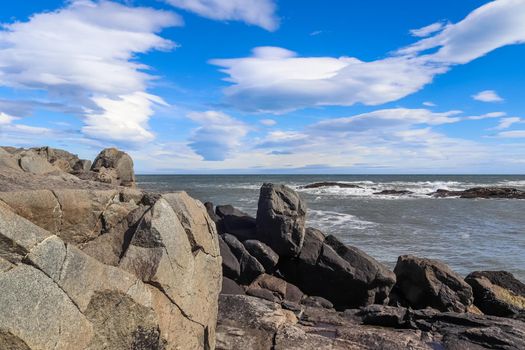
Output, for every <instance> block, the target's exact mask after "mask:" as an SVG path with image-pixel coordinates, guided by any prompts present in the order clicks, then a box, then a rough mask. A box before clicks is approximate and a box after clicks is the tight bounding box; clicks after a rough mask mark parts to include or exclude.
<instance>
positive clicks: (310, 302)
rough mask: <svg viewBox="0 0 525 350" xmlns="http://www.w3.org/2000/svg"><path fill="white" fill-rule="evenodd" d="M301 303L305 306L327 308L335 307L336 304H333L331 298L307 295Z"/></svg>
mask: <svg viewBox="0 0 525 350" xmlns="http://www.w3.org/2000/svg"><path fill="white" fill-rule="evenodd" d="M301 304H303V305H305V306H312V307H322V308H325V309H333V308H334V304H332V303H331V302H330V301H329V300H326V299H325V298H322V297H317V296H307V297H306V298H304V299H303V300H302V301H301Z"/></svg>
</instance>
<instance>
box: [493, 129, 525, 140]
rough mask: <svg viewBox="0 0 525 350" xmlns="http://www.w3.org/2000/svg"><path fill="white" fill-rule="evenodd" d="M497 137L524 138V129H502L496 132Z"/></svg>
mask: <svg viewBox="0 0 525 350" xmlns="http://www.w3.org/2000/svg"><path fill="white" fill-rule="evenodd" d="M498 136H499V137H503V138H509V139H512V138H525V130H511V131H502V132H500V133H498Z"/></svg>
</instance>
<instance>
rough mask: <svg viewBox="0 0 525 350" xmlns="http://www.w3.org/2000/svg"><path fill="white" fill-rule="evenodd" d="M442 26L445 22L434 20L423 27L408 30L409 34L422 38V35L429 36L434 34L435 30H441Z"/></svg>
mask: <svg viewBox="0 0 525 350" xmlns="http://www.w3.org/2000/svg"><path fill="white" fill-rule="evenodd" d="M444 27H445V24H444V23H443V22H436V23H432V24H430V25H428V26H425V27H423V28H419V29H412V30H411V31H410V34H412V36H415V37H418V38H424V37H427V36H429V35H430V34H434V33H436V32H439V31H441V30H443V28H444Z"/></svg>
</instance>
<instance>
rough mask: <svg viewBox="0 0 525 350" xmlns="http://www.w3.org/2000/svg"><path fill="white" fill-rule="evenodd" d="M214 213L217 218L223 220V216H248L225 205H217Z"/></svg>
mask: <svg viewBox="0 0 525 350" xmlns="http://www.w3.org/2000/svg"><path fill="white" fill-rule="evenodd" d="M215 213H216V215H217V216H218V217H220V218H224V217H225V216H228V215H233V216H249V215H248V214H246V213H245V212H243V211H241V210H239V209H237V208H234V207H233V206H232V205H230V204H226V205H218V206H217V207H216V208H215Z"/></svg>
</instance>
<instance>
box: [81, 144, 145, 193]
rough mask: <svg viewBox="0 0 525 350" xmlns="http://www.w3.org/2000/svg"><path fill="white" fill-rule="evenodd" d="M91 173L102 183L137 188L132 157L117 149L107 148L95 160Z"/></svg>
mask: <svg viewBox="0 0 525 350" xmlns="http://www.w3.org/2000/svg"><path fill="white" fill-rule="evenodd" d="M91 171H93V172H94V173H95V174H96V178H97V179H98V180H99V181H102V182H109V183H112V184H116V185H120V186H128V187H133V186H135V172H134V170H133V160H132V159H131V157H130V156H129V155H128V154H127V153H125V152H122V151H119V150H118V149H116V148H106V149H104V150H102V151H101V152H100V153H99V154H98V156H97V157H96V158H95V161H94V162H93V165H92V166H91Z"/></svg>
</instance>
